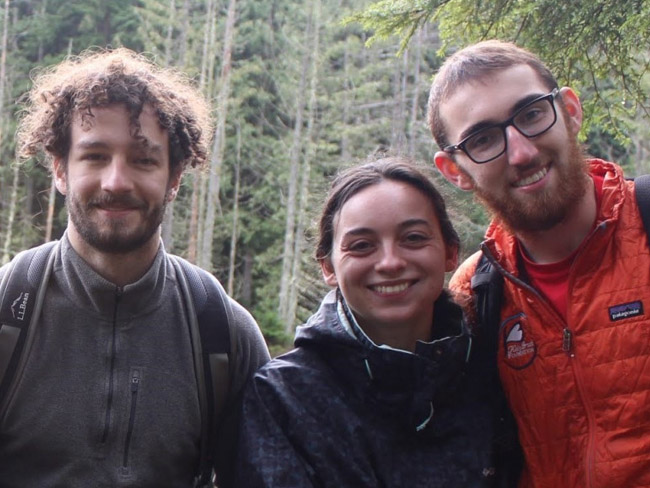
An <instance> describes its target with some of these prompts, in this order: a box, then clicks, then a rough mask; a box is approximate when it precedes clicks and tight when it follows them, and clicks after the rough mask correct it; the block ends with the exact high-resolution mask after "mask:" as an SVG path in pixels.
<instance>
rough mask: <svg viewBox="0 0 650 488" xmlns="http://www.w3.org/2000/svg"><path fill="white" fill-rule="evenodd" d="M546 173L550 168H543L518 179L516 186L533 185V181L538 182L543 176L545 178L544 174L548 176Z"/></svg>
mask: <svg viewBox="0 0 650 488" xmlns="http://www.w3.org/2000/svg"><path fill="white" fill-rule="evenodd" d="M546 173H548V169H547V168H542V169H540V170H539V171H538V172H537V173H534V174H532V175H530V176H529V177H528V178H523V179H521V180H519V181H517V182H516V183H515V186H517V187H519V186H526V185H532V184H533V183H536V182H538V181H539V180H541V179H542V178H544V176H546Z"/></svg>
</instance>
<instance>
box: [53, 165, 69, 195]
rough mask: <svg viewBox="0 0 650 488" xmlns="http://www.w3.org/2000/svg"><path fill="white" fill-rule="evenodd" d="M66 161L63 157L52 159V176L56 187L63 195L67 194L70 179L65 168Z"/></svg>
mask: <svg viewBox="0 0 650 488" xmlns="http://www.w3.org/2000/svg"><path fill="white" fill-rule="evenodd" d="M65 165H66V163H65V161H63V160H62V159H61V158H54V161H52V177H53V178H54V184H55V185H56V189H57V190H59V193H61V195H66V193H67V191H68V180H67V177H66V176H67V175H66V170H65Z"/></svg>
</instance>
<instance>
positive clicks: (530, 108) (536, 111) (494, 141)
mask: <svg viewBox="0 0 650 488" xmlns="http://www.w3.org/2000/svg"><path fill="white" fill-rule="evenodd" d="M558 93H559V90H558V89H557V88H555V89H554V90H553V91H552V92H551V93H549V94H548V95H542V96H541V97H538V98H536V99H534V100H532V101H531V102H529V103H527V104H526V105H524V106H523V107H521V108H520V109H519V110H517V112H516V113H515V114H514V115H513V116H512V117H510V118H509V119H508V120H506V121H504V122H501V123H500V124H494V125H491V126H489V127H485V128H483V129H479V130H477V131H476V132H474V133H473V134H470V135H469V136H467V137H466V138H465V139H463V140H462V141H460V142H459V143H458V144H454V145H453V146H447V147H445V148H443V149H442V150H443V151H445V152H448V153H453V152H455V151H463V152H464V153H465V154H467V156H468V157H469V158H470V159H471V160H472V161H474V162H475V163H476V164H483V163H487V162H489V161H492V160H493V159H496V158H498V157H499V156H501V155H502V154H503V153H505V152H506V150H507V149H508V140H507V138H506V128H507V127H508V126H510V125H511V126H513V127H514V128H515V129H517V130H518V131H519V132H520V133H521V134H523V135H524V136H526V137H535V136H538V135H540V134H543V133H544V132H546V131H547V130H549V129H550V128H551V127H553V125H554V124H555V122H556V121H557V112H556V110H555V103H554V101H555V97H557V95H558Z"/></svg>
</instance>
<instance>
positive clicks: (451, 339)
mask: <svg viewBox="0 0 650 488" xmlns="http://www.w3.org/2000/svg"><path fill="white" fill-rule="evenodd" d="M341 313H343V314H344V316H341ZM350 319H351V320H350ZM345 320H348V321H349V323H350V326H351V328H352V331H353V334H350V333H349V332H348V330H346V327H345V325H344V321H345ZM433 332H434V338H433V340H432V341H431V342H426V343H425V342H419V343H418V344H417V346H416V351H415V353H411V352H409V351H403V350H399V349H393V348H390V347H386V346H377V345H376V344H374V343H373V342H372V341H371V340H370V339H369V338H368V337H367V336H366V335H365V334H364V333H363V331H362V330H360V328H359V326H358V325H357V324H356V321H355V320H354V318H353V316H352V314H351V313H349V310H348V309H347V305H346V304H345V300H344V299H343V298H342V297H341V296H340V295H339V297H338V299H337V294H336V293H335V292H334V291H333V292H330V293H329V294H328V295H327V296H326V297H325V299H324V300H323V302H322V304H321V306H320V308H319V310H318V312H317V313H316V314H315V315H314V316H313V317H312V318H311V319H310V320H309V322H308V323H307V324H306V325H304V326H302V327H299V328H298V330H297V333H296V341H295V345H296V346H299V347H303V348H313V349H316V350H317V351H318V352H319V354H320V356H321V357H322V358H323V359H324V361H325V362H326V363H327V364H328V365H329V367H330V368H332V369H333V370H334V371H335V373H336V374H337V376H339V377H340V378H341V379H342V381H343V383H344V385H345V386H346V388H347V389H348V390H349V391H347V392H346V393H347V394H350V395H352V396H354V397H356V398H357V399H358V400H359V401H361V402H363V403H368V404H370V405H371V407H372V408H371V410H377V411H380V412H382V413H383V414H385V415H386V416H389V417H390V418H394V419H395V420H396V421H397V422H398V423H399V424H400V425H402V428H404V429H406V430H407V431H411V432H414V433H418V435H444V433H445V432H446V431H447V430H448V428H451V426H449V425H445V422H443V419H442V418H440V419H439V418H438V417H437V416H436V415H435V413H436V410H437V409H438V407H442V406H444V405H445V404H446V403H447V401H448V400H449V398H450V397H453V396H454V395H453V393H454V392H455V391H456V389H457V388H459V384H458V379H459V378H460V377H461V376H462V373H463V370H464V367H465V364H466V360H467V357H468V355H469V351H470V348H471V338H470V336H469V333H468V331H467V328H466V327H465V324H464V322H463V320H462V312H461V310H460V307H458V306H457V305H456V304H454V303H453V302H452V301H451V300H450V298H449V296H448V295H447V294H446V293H444V294H443V295H442V296H441V297H440V298H439V299H438V300H437V301H436V303H435V308H434V327H433ZM438 419H439V420H440V421H438Z"/></svg>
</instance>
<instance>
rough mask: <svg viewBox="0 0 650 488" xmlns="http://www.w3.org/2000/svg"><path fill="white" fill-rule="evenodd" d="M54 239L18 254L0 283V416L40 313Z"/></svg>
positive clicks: (20, 368) (51, 259)
mask: <svg viewBox="0 0 650 488" xmlns="http://www.w3.org/2000/svg"><path fill="white" fill-rule="evenodd" d="M56 242H57V241H52V242H48V243H47V244H44V245H42V246H39V247H35V248H32V249H28V250H26V251H23V252H21V253H19V254H18V255H17V256H16V257H15V258H14V259H13V260H12V261H11V262H10V263H9V264H7V265H6V268H5V274H4V276H3V278H2V283H0V417H1V416H2V414H3V411H4V408H5V406H6V403H7V402H8V398H9V397H10V396H11V395H10V388H11V386H12V384H13V383H14V381H13V380H14V379H15V378H16V377H17V376H19V373H20V371H21V370H22V368H23V366H24V362H25V360H24V359H23V360H21V358H25V357H26V356H27V352H28V350H29V347H30V346H31V339H32V338H33V336H34V333H33V331H34V329H35V323H36V322H37V320H38V317H39V316H40V312H41V307H42V305H43V297H44V296H45V289H46V288H47V286H46V284H47V281H48V279H49V277H50V273H51V271H52V266H53V263H54V255H55V254H56V253H54V252H52V250H53V249H54V246H55V245H56Z"/></svg>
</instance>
